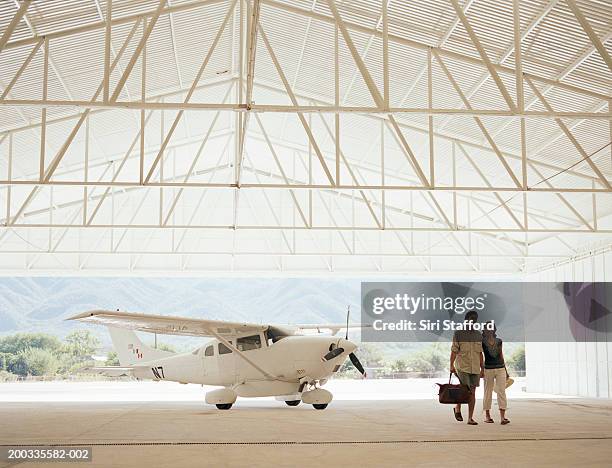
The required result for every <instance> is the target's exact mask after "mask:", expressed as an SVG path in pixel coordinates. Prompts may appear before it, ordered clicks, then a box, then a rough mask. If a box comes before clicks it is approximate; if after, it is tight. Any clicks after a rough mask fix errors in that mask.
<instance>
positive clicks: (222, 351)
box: [215, 340, 237, 384]
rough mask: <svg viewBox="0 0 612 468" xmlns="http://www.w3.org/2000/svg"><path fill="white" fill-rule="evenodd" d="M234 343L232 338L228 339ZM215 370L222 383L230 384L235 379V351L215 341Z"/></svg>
mask: <svg viewBox="0 0 612 468" xmlns="http://www.w3.org/2000/svg"><path fill="white" fill-rule="evenodd" d="M229 341H230V343H232V344H234V340H229ZM215 351H217V356H216V357H217V359H216V361H217V372H218V375H219V380H220V382H221V383H223V384H232V383H234V381H235V380H236V372H237V369H236V356H235V353H234V352H233V351H232V350H231V349H230V348H228V347H227V346H225V345H224V344H223V343H220V342H219V343H217V349H216V350H215Z"/></svg>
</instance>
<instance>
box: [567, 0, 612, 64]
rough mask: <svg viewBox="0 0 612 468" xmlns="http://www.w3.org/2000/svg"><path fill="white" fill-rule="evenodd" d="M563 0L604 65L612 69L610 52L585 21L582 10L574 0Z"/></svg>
mask: <svg viewBox="0 0 612 468" xmlns="http://www.w3.org/2000/svg"><path fill="white" fill-rule="evenodd" d="M565 2H566V3H567V6H569V7H570V10H572V13H574V16H575V17H576V19H577V20H578V22H579V23H580V26H582V29H584V32H585V33H586V35H587V36H589V39H590V40H591V42H592V43H593V45H594V46H595V48H596V49H597V52H599V55H601V58H602V59H603V60H604V62H606V65H608V69H609V70H610V71H612V59H611V58H610V54H608V51H607V50H606V48H605V46H604V45H603V43H602V42H601V41H600V40H599V37H598V36H597V34H596V33H595V31H593V28H592V27H591V25H590V24H589V22H588V21H587V19H586V17H585V16H584V15H583V14H582V11H580V8H578V5H576V2H575V1H574V0H565Z"/></svg>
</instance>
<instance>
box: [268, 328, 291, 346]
mask: <svg viewBox="0 0 612 468" xmlns="http://www.w3.org/2000/svg"><path fill="white" fill-rule="evenodd" d="M267 332H268V346H270V345H271V344H274V343H276V342H277V341H279V340H282V339H283V338H285V337H287V336H289V335H288V334H287V333H286V332H285V331H284V330H281V329H280V328H276V327H268V330H267Z"/></svg>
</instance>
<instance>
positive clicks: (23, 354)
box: [9, 348, 58, 376]
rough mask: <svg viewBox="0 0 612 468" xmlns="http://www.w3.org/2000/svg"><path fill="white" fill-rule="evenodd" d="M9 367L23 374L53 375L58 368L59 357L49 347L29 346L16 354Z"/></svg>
mask: <svg viewBox="0 0 612 468" xmlns="http://www.w3.org/2000/svg"><path fill="white" fill-rule="evenodd" d="M9 367H10V369H9V370H10V371H11V372H12V373H14V374H17V375H22V376H26V375H35V376H41V375H53V374H55V373H56V371H57V369H58V359H57V357H56V356H55V355H54V354H53V353H52V352H51V351H49V350H48V349H41V348H29V349H26V350H23V351H20V352H19V353H18V354H17V355H15V356H14V357H13V359H12V362H11V363H10V364H9Z"/></svg>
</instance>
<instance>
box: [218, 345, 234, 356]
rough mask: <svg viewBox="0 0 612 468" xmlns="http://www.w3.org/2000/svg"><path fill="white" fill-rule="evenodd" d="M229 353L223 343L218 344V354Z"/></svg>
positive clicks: (229, 350)
mask: <svg viewBox="0 0 612 468" xmlns="http://www.w3.org/2000/svg"><path fill="white" fill-rule="evenodd" d="M231 352H232V350H231V349H229V348H228V347H227V346H225V345H224V344H223V343H219V354H230V353H231Z"/></svg>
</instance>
